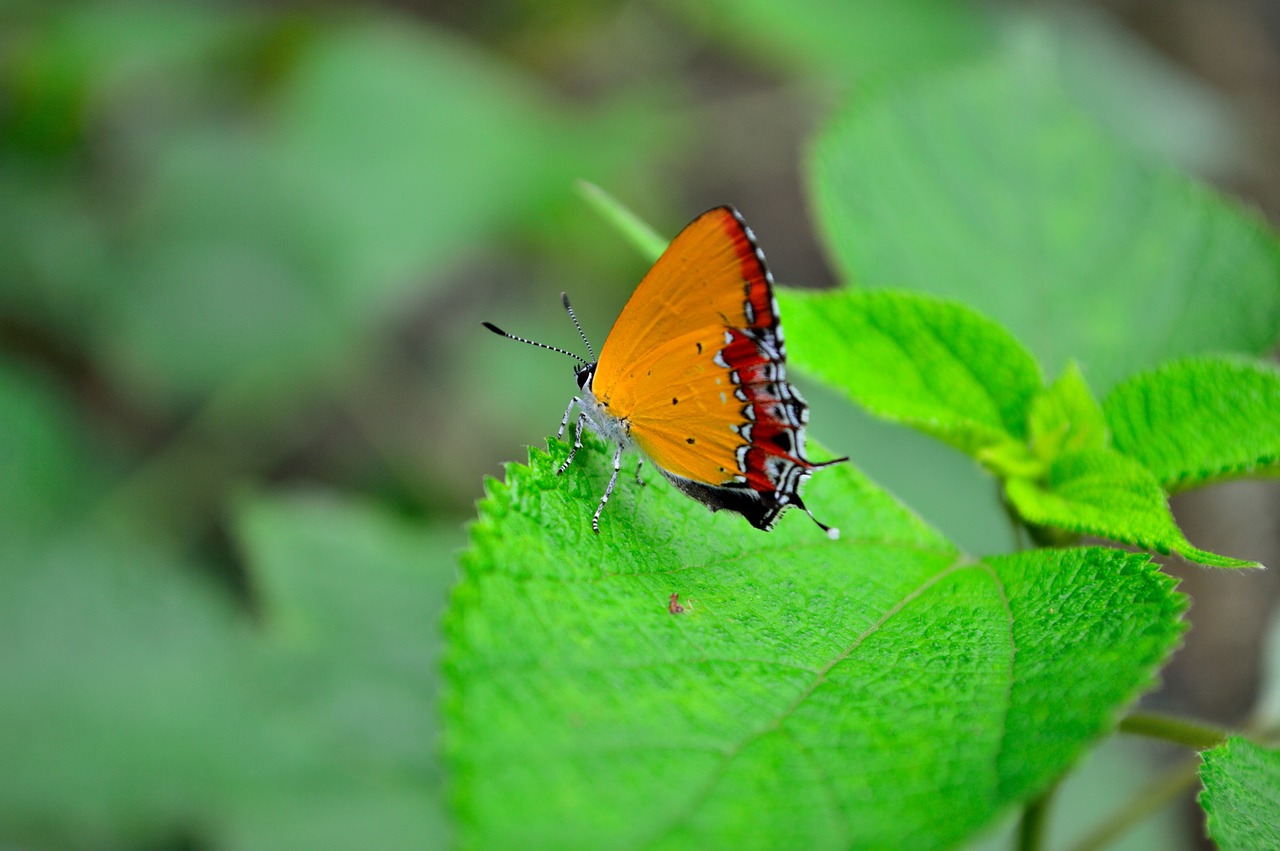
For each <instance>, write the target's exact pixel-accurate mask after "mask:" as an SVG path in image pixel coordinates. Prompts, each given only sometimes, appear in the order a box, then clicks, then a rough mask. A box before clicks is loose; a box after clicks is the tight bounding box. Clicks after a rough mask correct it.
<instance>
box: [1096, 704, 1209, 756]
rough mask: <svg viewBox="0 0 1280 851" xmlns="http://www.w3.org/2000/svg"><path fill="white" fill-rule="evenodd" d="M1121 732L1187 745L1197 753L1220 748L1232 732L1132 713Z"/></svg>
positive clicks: (1164, 716) (1154, 715)
mask: <svg viewBox="0 0 1280 851" xmlns="http://www.w3.org/2000/svg"><path fill="white" fill-rule="evenodd" d="M1120 732H1122V733H1132V734H1134V735H1137V736H1146V737H1148V738H1151V739H1160V740H1162V741H1166V742H1173V743H1174V744H1175V745H1186V746H1188V747H1192V748H1195V749H1196V750H1206V749H1208V748H1212V747H1215V746H1217V745H1220V744H1222V742H1224V741H1226V739H1227V736H1229V735H1231V734H1230V732H1228V731H1226V730H1223V729H1222V728H1220V727H1214V726H1212V725H1210V724H1202V723H1200V722H1198V721H1188V720H1186V719H1185V718H1175V717H1173V716H1171V715H1160V714H1157V713H1154V712H1131V713H1129V715H1128V716H1126V717H1125V718H1123V719H1121V721H1120Z"/></svg>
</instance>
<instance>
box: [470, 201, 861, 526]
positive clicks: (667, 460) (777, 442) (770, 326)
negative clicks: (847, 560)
mask: <svg viewBox="0 0 1280 851" xmlns="http://www.w3.org/2000/svg"><path fill="white" fill-rule="evenodd" d="M561 300H562V301H563V302H564V307H565V310H566V311H567V312H568V314H569V318H570V319H571V320H573V324H574V326H575V327H577V329H578V334H579V336H581V337H582V342H583V343H584V344H585V345H586V347H587V352H588V353H589V354H590V355H591V360H586V359H585V358H582V357H581V356H579V355H575V354H573V353H572V352H569V351H566V350H565V349H561V348H558V347H556V346H549V345H546V344H545V343H538V342H535V341H533V340H528V339H525V338H524V337H518V336H516V335H514V334H508V333H507V332H506V331H503V330H502V329H500V328H498V327H497V326H496V325H493V324H492V323H490V322H485V323H483V324H484V326H485V327H486V328H488V329H489V330H490V331H492V332H493V333H495V334H498V335H500V336H503V337H506V338H508V339H512V340H516V341H518V342H522V343H528V344H530V345H534V346H539V347H541V348H544V349H551V350H552V351H556V352H559V353H561V354H565V355H568V356H569V357H571V358H574V359H575V360H577V361H578V366H576V367H574V378H575V379H576V381H577V384H578V391H579V393H578V395H577V396H574V397H573V399H572V401H570V403H569V407H568V408H567V409H566V410H565V412H564V417H563V418H562V419H561V421H560V431H559V432H558V433H557V435H556V437H557V438H561V437H563V436H564V432H565V429H566V428H567V427H568V425H569V420H570V419H571V418H572V416H573V413H574V411H575V410H576V411H577V412H578V419H577V422H576V426H575V430H574V441H573V447H572V448H571V449H570V450H569V455H568V457H566V458H565V460H564V463H563V464H561V465H560V467H559V469H558V470H557V471H556V472H557V474H560V473H563V472H564V471H565V470H567V469H568V468H569V465H570V464H571V463H572V462H573V459H574V457H575V456H576V455H577V453H578V450H579V449H580V448H581V447H582V433H583V430H584V429H590V430H591V431H593V432H595V433H596V434H598V435H600V436H601V437H603V438H604V439H605V440H607V441H609V442H610V443H612V444H613V446H614V453H613V475H612V476H611V477H610V478H609V484H608V486H607V487H606V488H605V492H604V495H603V496H602V497H601V498H600V502H599V504H598V505H597V506H596V511H595V514H594V515H592V518H591V528H592V529H593V530H594V531H595V532H597V533H599V531H600V514H601V512H603V511H604V507H605V505H606V504H607V503H608V502H609V497H610V496H611V495H612V494H613V490H614V486H615V485H616V484H617V481H618V473H619V471H620V470H621V467H622V453H623V451H624V450H627V449H630V448H637V449H639V450H640V452H641V458H640V464H641V465H643V463H644V459H645V458H646V457H647V458H648V459H649V460H650V461H652V462H653V464H654V466H656V467H657V468H658V470H659V471H660V472H661V473H662V475H663V476H665V477H666V478H667V479H668V480H669V481H670V482H671V483H672V484H673V485H675V486H676V487H677V488H678V489H679V490H681V491H682V492H684V493H685V494H686V495H688V496H690V497H692V498H693V499H696V500H698V501H699V502H701V503H703V504H704V505H706V506H707V507H708V508H710V509H711V510H712V511H720V510H721V509H726V510H729V511H734V512H737V513H738V514H741V515H742V516H743V517H745V518H746V519H747V521H748V522H749V523H751V525H752V526H755V527H756V528H757V529H763V530H766V531H767V530H769V529H771V528H773V525H774V523H776V522H777V519H778V517H779V516H780V515H781V514H782V512H783V511H785V510H786V509H787V508H789V507H791V506H796V507H797V508H800V509H803V510H804V511H805V512H806V513H807V514H808V515H809V517H810V518H812V519H813V522H814V523H817V524H818V526H819V527H820V528H821V529H822V530H823V531H825V532H826V533H827V535H828V536H829V537H831V538H833V539H834V538H838V537H839V535H840V530H839V529H836V528H834V527H830V526H827V525H826V524H824V523H822V522H821V521H819V520H818V518H816V517H814V516H813V512H812V511H810V510H809V509H808V508H807V507H806V506H805V504H804V501H803V500H802V499H801V498H800V487H801V485H803V484H804V482H805V480H807V479H808V478H809V476H811V475H812V474H813V471H814V470H817V469H819V468H822V467H828V466H830V465H832V464H838V463H840V462H841V461H847V460H848V459H847V458H836V459H834V460H832V461H825V462H822V463H816V464H815V463H813V462H811V461H810V460H809V459H808V458H807V457H806V456H805V426H806V425H807V424H808V421H809V408H808V405H806V404H805V401H804V399H803V398H801V396H800V393H799V392H798V391H797V390H796V388H795V387H793V386H792V385H791V384H790V383H788V382H787V374H786V360H787V354H786V348H785V346H784V344H783V339H782V324H781V321H780V319H779V316H778V302H777V299H775V298H774V295H773V276H772V275H771V274H770V273H769V268H768V266H767V265H766V264H765V259H764V252H763V251H761V249H760V246H759V245H757V244H756V238H755V235H754V234H753V233H752V232H751V228H749V227H747V223H746V222H745V221H744V220H743V218H742V216H741V215H740V214H739V213H738V211H737V210H735V209H734V208H732V207H729V206H723V207H716V208H714V209H712V210H708V211H707V212H705V213H703V214H702V215H700V216H698V217H697V218H696V219H694V220H693V221H692V222H690V223H689V224H688V225H687V226H686V227H685V228H684V230H682V231H681V232H680V233H679V235H677V236H676V238H675V239H674V240H672V241H671V244H670V245H668V246H667V249H666V250H665V251H664V252H663V253H662V256H660V257H659V258H658V260H657V262H656V263H654V264H653V267H652V268H651V269H650V270H649V272H648V274H646V275H645V276H644V278H643V279H642V280H641V281H640V285H639V286H638V287H636V291H635V293H633V294H632V296H631V299H630V301H628V302H627V304H626V306H625V307H624V308H623V309H622V313H621V314H620V315H619V316H618V320H617V321H616V322H615V323H614V325H613V330H611V331H610V332H609V336H608V338H606V339H605V342H604V348H603V349H602V350H601V351H600V357H599V358H596V356H595V351H594V350H593V349H592V348H591V343H590V342H589V341H588V340H587V335H586V333H585V332H583V330H582V325H581V324H579V322H578V318H577V316H576V315H575V314H574V312H573V307H572V306H571V305H570V304H569V298H568V296H567V295H564V294H561ZM639 473H640V466H637V468H636V480H637V481H638V482H640V476H639ZM640 483H641V484H643V482H640Z"/></svg>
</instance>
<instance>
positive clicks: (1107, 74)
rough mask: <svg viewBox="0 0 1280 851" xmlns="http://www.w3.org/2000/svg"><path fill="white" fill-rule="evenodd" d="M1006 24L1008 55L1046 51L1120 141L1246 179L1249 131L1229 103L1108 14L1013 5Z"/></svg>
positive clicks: (1206, 172) (1198, 170)
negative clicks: (1243, 172) (1243, 167)
mask: <svg viewBox="0 0 1280 851" xmlns="http://www.w3.org/2000/svg"><path fill="white" fill-rule="evenodd" d="M1000 21H1001V24H1002V33H1001V36H1002V39H1003V41H1004V46H1005V49H1014V50H1030V51H1035V52H1038V53H1040V54H1041V56H1042V57H1043V59H1044V60H1045V61H1046V62H1047V63H1049V64H1052V65H1053V67H1054V74H1055V76H1056V77H1057V78H1058V79H1059V80H1060V81H1061V84H1062V87H1063V89H1064V90H1065V91H1066V92H1067V93H1068V94H1069V95H1070V96H1071V98H1072V100H1073V101H1075V102H1076V103H1078V104H1079V105H1080V106H1081V107H1083V108H1084V109H1086V110H1087V111H1088V112H1089V114H1090V116H1092V117H1093V118H1094V119H1096V120H1097V121H1098V122H1099V123H1100V124H1102V125H1103V126H1104V127H1106V128H1107V129H1108V130H1109V131H1111V132H1113V133H1115V134H1116V135H1117V136H1118V137H1120V138H1121V139H1124V140H1125V141H1126V142H1128V143H1130V144H1132V145H1134V146H1136V147H1137V148H1139V149H1140V150H1142V151H1145V152H1148V153H1150V154H1153V155H1155V156H1156V157H1158V158H1159V159H1161V160H1163V161H1166V162H1169V163H1171V164H1173V165H1177V166H1180V167H1182V168H1185V169H1187V170H1189V171H1191V172H1193V173H1195V174H1198V175H1201V176H1212V177H1215V178H1226V177H1228V176H1237V177H1238V176H1239V175H1240V169H1241V164H1242V160H1243V153H1244V149H1245V142H1244V133H1243V132H1242V130H1241V121H1240V117H1239V116H1237V115H1235V114H1233V112H1232V107H1231V105H1230V103H1229V101H1228V100H1227V98H1225V97H1224V96H1223V94H1222V93H1220V92H1219V91H1217V90H1215V89H1214V88H1213V86H1211V85H1210V84H1209V83H1208V82H1206V81H1205V80H1204V79H1202V78H1201V77H1198V76H1196V75H1195V74H1193V73H1191V72H1190V71H1189V70H1188V69H1186V68H1184V67H1183V66H1181V65H1178V64H1177V63H1175V62H1174V61H1173V60H1172V59H1170V58H1169V57H1168V56H1166V55H1165V54H1163V53H1161V52H1160V51H1159V50H1158V49H1157V48H1156V47H1154V46H1153V45H1152V44H1151V42H1150V41H1149V40H1147V39H1145V38H1142V37H1141V36H1140V35H1139V34H1137V33H1135V32H1134V31H1133V30H1132V29H1131V28H1130V27H1128V26H1126V25H1125V24H1123V23H1120V22H1119V21H1117V20H1116V19H1115V16H1113V15H1111V14H1108V12H1107V10H1105V9H1104V8H1101V7H1096V6H1085V5H1080V4H1075V5H1068V4H1045V5H1039V6H1035V7H1032V6H1010V7H1007V8H1005V9H1004V10H1003V14H1002V16H1001V18H1000Z"/></svg>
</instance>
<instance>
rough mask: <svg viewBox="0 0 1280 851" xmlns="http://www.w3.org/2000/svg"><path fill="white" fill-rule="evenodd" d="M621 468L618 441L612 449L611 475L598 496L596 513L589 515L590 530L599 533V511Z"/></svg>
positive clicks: (620, 445) (602, 509) (602, 508)
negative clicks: (598, 501)
mask: <svg viewBox="0 0 1280 851" xmlns="http://www.w3.org/2000/svg"><path fill="white" fill-rule="evenodd" d="M621 469H622V444H621V443H619V444H618V446H617V448H615V449H614V450H613V475H612V476H610V477H609V485H608V487H606V488H605V489H604V496H602V497H600V504H599V505H597V506H596V513H595V514H593V515H591V530H592V531H593V532H595V533H596V534H597V535H599V534H600V512H601V511H604V504H605V503H606V502H608V501H609V495H610V494H612V493H613V486H614V485H615V484H617V483H618V471H619V470H621Z"/></svg>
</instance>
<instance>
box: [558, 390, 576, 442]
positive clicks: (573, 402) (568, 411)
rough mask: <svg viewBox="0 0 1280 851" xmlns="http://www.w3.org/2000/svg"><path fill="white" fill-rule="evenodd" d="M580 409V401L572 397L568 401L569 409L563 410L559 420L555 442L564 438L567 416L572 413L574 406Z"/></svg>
mask: <svg viewBox="0 0 1280 851" xmlns="http://www.w3.org/2000/svg"><path fill="white" fill-rule="evenodd" d="M575 405H576V406H578V407H582V400H581V399H579V398H578V397H577V396H574V397H573V398H572V399H570V400H569V407H567V408H565V409H564V416H563V417H561V418H560V430H559V431H558V432H556V440H559V439H560V438H562V437H564V430H565V429H566V428H568V427H569V415H570V414H572V413H573V408H574V406H575Z"/></svg>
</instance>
